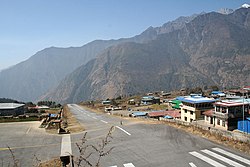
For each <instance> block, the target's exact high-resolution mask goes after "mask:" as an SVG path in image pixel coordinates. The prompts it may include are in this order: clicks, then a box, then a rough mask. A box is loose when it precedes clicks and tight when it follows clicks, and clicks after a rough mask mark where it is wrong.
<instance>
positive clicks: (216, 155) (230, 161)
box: [201, 149, 245, 167]
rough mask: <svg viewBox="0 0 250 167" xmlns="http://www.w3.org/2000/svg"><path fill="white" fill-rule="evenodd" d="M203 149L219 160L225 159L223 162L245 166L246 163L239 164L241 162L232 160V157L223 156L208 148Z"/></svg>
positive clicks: (237, 166) (238, 166) (236, 166)
mask: <svg viewBox="0 0 250 167" xmlns="http://www.w3.org/2000/svg"><path fill="white" fill-rule="evenodd" d="M201 151H202V152H204V153H206V154H207V155H210V156H212V157H214V158H216V159H219V160H221V161H223V162H225V163H227V164H229V165H232V166H235V167H245V166H244V165H241V164H239V163H237V162H235V161H232V160H231V159H228V158H226V157H223V156H221V155H219V154H216V153H214V152H212V151H209V150H207V149H205V150H201Z"/></svg>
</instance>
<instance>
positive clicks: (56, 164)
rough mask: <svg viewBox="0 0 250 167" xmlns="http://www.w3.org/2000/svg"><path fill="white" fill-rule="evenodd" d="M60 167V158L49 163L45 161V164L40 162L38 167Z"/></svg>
mask: <svg viewBox="0 0 250 167" xmlns="http://www.w3.org/2000/svg"><path fill="white" fill-rule="evenodd" d="M51 166H53V167H61V166H62V163H61V160H60V158H54V159H51V160H49V161H45V162H41V163H40V164H39V165H38V167H51Z"/></svg>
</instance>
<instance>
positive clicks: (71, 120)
mask: <svg viewBox="0 0 250 167" xmlns="http://www.w3.org/2000/svg"><path fill="white" fill-rule="evenodd" d="M63 110H64V114H63V115H64V119H65V120H64V121H67V129H68V130H69V132H70V133H78V132H83V131H84V130H85V129H84V127H83V126H82V125H81V124H80V123H79V122H78V121H77V119H76V118H75V117H74V116H73V114H72V113H71V112H70V111H69V108H68V106H67V105H65V106H64V107H63Z"/></svg>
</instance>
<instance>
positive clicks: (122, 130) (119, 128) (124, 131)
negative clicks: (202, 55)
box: [115, 126, 131, 136]
mask: <svg viewBox="0 0 250 167" xmlns="http://www.w3.org/2000/svg"><path fill="white" fill-rule="evenodd" d="M115 127H117V128H118V129H120V130H121V131H123V132H124V133H126V134H127V135H129V136H130V135H131V134H130V133H128V132H127V131H126V130H124V129H122V128H121V127H119V126H115Z"/></svg>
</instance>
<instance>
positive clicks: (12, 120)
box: [0, 117, 39, 123]
mask: <svg viewBox="0 0 250 167" xmlns="http://www.w3.org/2000/svg"><path fill="white" fill-rule="evenodd" d="M28 121H39V118H36V117H30V118H8V119H6V118H0V123H6V122H28Z"/></svg>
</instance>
